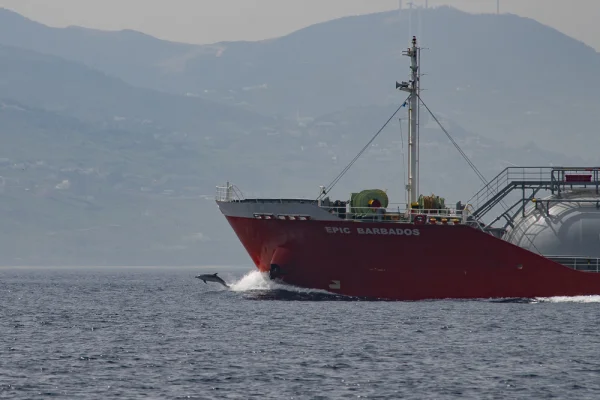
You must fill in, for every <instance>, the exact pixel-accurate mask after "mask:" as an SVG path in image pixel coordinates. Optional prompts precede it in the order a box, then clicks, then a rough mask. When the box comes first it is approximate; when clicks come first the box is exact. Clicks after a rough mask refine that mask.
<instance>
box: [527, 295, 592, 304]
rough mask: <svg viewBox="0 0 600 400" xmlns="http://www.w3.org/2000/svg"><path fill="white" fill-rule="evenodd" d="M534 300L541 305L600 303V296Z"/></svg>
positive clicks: (540, 298)
mask: <svg viewBox="0 0 600 400" xmlns="http://www.w3.org/2000/svg"><path fill="white" fill-rule="evenodd" d="M536 300H537V301H539V302H541V303H600V296H598V295H594V296H556V297H538V298H537V299H536Z"/></svg>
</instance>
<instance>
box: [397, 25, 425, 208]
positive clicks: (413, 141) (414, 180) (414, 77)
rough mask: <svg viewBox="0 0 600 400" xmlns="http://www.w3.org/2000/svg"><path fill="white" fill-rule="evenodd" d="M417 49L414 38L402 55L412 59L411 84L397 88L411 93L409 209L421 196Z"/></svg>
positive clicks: (409, 111) (409, 120)
mask: <svg viewBox="0 0 600 400" xmlns="http://www.w3.org/2000/svg"><path fill="white" fill-rule="evenodd" d="M420 50H421V49H420V48H419V47H417V38H416V36H413V38H412V47H409V48H408V49H407V50H405V51H403V52H402V55H404V56H408V57H410V59H411V65H410V69H411V78H410V82H402V83H397V82H396V88H398V89H400V90H402V91H404V92H408V93H410V97H409V100H408V107H409V108H408V125H409V126H408V147H409V154H408V184H407V185H406V191H407V193H408V203H409V208H412V206H413V204H414V203H416V202H417V198H418V196H419V147H418V146H419V83H420V82H419V81H420V79H419V77H420V71H419V59H420V57H419V52H420Z"/></svg>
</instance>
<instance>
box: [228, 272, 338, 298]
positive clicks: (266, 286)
mask: <svg viewBox="0 0 600 400" xmlns="http://www.w3.org/2000/svg"><path fill="white" fill-rule="evenodd" d="M229 288H230V289H231V291H233V292H248V291H252V290H287V291H290V292H297V293H322V294H328V295H331V294H332V293H331V292H328V291H326V290H320V289H306V288H300V287H297V286H292V285H287V284H281V283H277V282H273V281H272V280H270V279H269V274H268V273H267V272H260V271H257V270H254V271H250V272H248V273H247V274H245V275H244V276H243V277H241V278H240V279H239V280H238V281H236V282H233V283H231V284H229Z"/></svg>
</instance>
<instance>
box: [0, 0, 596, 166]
mask: <svg viewBox="0 0 600 400" xmlns="http://www.w3.org/2000/svg"><path fill="white" fill-rule="evenodd" d="M409 16H410V14H409V12H408V11H404V12H403V13H402V14H401V15H399V14H398V12H388V13H379V14H372V15H365V16H357V17H348V18H341V19H338V20H335V21H330V22H325V23H321V24H317V25H314V26H310V27H308V28H305V29H302V30H299V31H297V32H294V33H292V34H290V35H287V36H285V37H282V38H277V39H273V40H266V41H261V42H231V43H218V44H215V45H210V46H193V45H186V44H179V43H171V42H166V41H161V40H158V39H155V38H152V37H149V36H147V35H143V34H140V33H136V32H131V31H122V32H101V31H93V30H89V29H82V28H65V29H56V28H48V27H45V26H43V25H41V24H38V23H35V22H32V21H30V20H27V19H25V18H23V17H21V16H19V15H18V14H15V13H12V12H9V11H3V12H1V13H0V42H3V43H6V44H12V45H15V46H20V47H24V48H29V49H33V50H36V51H39V52H44V53H50V54H55V55H59V56H62V57H65V58H67V59H71V60H75V61H78V62H82V63H85V64H87V65H90V66H92V67H94V68H97V69H99V70H102V71H104V72H106V73H109V74H112V75H115V76H117V77H120V78H122V79H124V80H126V81H128V82H130V83H132V84H134V85H139V86H144V87H148V88H154V89H159V90H163V91H168V92H173V93H178V94H184V93H188V94H192V95H197V96H201V97H205V98H208V99H212V100H216V101H219V102H227V103H230V104H236V105H244V106H246V107H248V108H250V109H252V110H256V111H259V112H262V113H265V114H270V115H273V114H278V113H281V114H285V115H288V116H294V117H295V116H297V115H299V116H301V117H306V116H308V117H316V116H319V115H322V114H326V113H330V112H334V111H338V110H343V109H345V108H347V107H356V106H363V105H370V104H380V105H384V104H389V103H392V102H393V103H398V102H400V101H401V99H400V97H401V95H400V93H394V91H393V88H394V86H393V85H394V82H395V81H396V80H402V79H406V76H407V68H406V58H404V57H402V56H401V55H400V53H401V51H402V50H403V49H404V48H405V47H407V46H408V44H409V43H408V38H409V32H408V27H409ZM419 19H420V21H421V23H420V25H421V27H422V28H421V35H420V36H421V37H420V40H421V43H422V45H423V46H426V47H427V48H428V50H427V51H425V52H424V53H423V60H422V61H423V70H424V72H425V73H426V74H427V76H425V77H424V81H423V85H424V87H425V88H426V89H427V90H428V91H427V92H426V93H425V94H424V98H425V99H426V100H427V101H428V102H429V103H430V105H431V106H432V107H433V109H435V110H436V111H439V112H442V113H445V114H446V115H450V116H453V117H454V118H455V119H457V120H460V121H461V123H462V124H463V125H465V127H466V128H468V129H469V130H471V131H475V132H478V133H480V134H481V135H484V136H487V137H490V138H502V139H501V140H507V141H512V142H515V143H517V144H525V143H527V141H529V140H531V141H534V142H536V143H538V144H539V145H540V146H541V147H543V148H548V149H554V150H560V151H568V152H569V153H571V154H574V155H575V154H576V155H579V154H584V155H587V156H590V157H592V156H594V155H595V153H594V152H593V151H592V150H591V149H593V148H595V147H596V146H597V145H600V143H599V142H598V139H597V137H598V135H597V134H596V127H597V126H598V124H600V117H598V115H597V113H595V112H594V110H595V109H596V108H597V107H598V106H600V104H599V103H600V101H599V100H598V97H597V95H596V93H598V91H599V90H600V76H599V75H598V73H597V71H599V70H600V55H599V54H598V53H597V52H596V51H594V50H593V49H592V48H591V47H589V46H586V45H585V44H583V43H581V42H579V41H576V40H575V39H572V38H570V37H568V36H566V35H564V34H562V33H560V32H558V31H556V30H555V29H552V28H550V27H547V26H544V25H542V24H540V23H538V22H536V21H534V20H531V19H527V18H521V17H518V16H515V15H510V14H504V15H500V16H498V15H472V14H467V13H464V12H460V11H457V10H455V9H452V8H448V7H440V8H436V9H428V10H424V9H419V10H418V11H414V12H413V15H412V26H413V27H416V26H418V25H419V24H418V20H419ZM566 116H568V117H566ZM580 141H585V142H588V143H589V144H590V145H588V146H586V148H581V146H580V145H579V142H580Z"/></svg>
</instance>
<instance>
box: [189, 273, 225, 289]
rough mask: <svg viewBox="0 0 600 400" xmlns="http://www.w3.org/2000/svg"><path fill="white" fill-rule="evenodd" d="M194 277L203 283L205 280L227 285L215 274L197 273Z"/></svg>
mask: <svg viewBox="0 0 600 400" xmlns="http://www.w3.org/2000/svg"><path fill="white" fill-rule="evenodd" d="M196 278H198V279H200V280H202V282H204V283H206V282H207V281H208V282H217V283H220V284H221V285H223V286H225V287H226V288H228V287H229V286H228V285H227V284H226V283H225V281H224V280H223V279H221V278H219V277H218V276H217V274H212V275H210V274H204V275H198V276H197V277H196Z"/></svg>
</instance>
